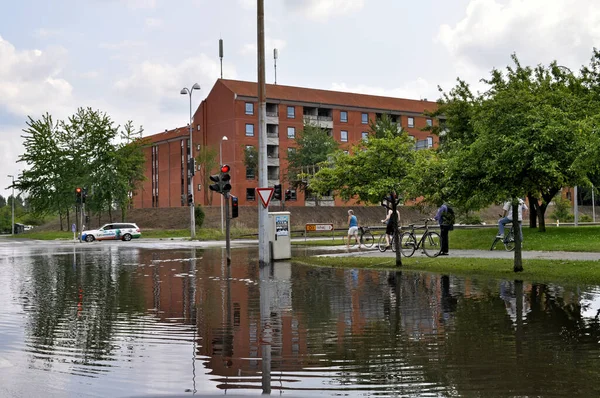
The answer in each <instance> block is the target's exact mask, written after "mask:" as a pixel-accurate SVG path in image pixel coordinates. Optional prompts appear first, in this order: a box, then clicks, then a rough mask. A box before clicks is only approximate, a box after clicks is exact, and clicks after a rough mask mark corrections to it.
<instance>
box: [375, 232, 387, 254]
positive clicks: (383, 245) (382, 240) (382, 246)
mask: <svg viewBox="0 0 600 398" xmlns="http://www.w3.org/2000/svg"><path fill="white" fill-rule="evenodd" d="M377 248H378V249H379V251H380V252H382V253H383V252H385V251H386V250H387V242H386V241H385V234H383V235H381V236H380V237H379V242H377Z"/></svg>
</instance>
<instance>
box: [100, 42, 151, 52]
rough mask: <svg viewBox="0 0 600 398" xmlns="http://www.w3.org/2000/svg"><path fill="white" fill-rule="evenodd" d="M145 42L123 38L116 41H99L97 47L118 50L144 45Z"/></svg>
mask: <svg viewBox="0 0 600 398" xmlns="http://www.w3.org/2000/svg"><path fill="white" fill-rule="evenodd" d="M145 46H146V42H144V41H139V40H123V41H120V42H118V43H100V45H99V47H100V48H104V49H106V50H112V51H119V50H130V49H133V48H140V47H145Z"/></svg>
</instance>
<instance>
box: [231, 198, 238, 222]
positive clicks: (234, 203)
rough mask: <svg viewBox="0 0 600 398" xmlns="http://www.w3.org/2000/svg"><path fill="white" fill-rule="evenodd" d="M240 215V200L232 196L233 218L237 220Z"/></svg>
mask: <svg viewBox="0 0 600 398" xmlns="http://www.w3.org/2000/svg"><path fill="white" fill-rule="evenodd" d="M238 214H239V208H238V198H237V196H233V195H231V218H237V216H238Z"/></svg>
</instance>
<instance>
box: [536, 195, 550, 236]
mask: <svg viewBox="0 0 600 398" xmlns="http://www.w3.org/2000/svg"><path fill="white" fill-rule="evenodd" d="M547 208H548V204H547V203H545V202H543V201H542V203H541V204H540V206H539V208H538V212H537V216H538V221H539V228H538V232H546V218H545V217H546V216H545V215H546V209H547Z"/></svg>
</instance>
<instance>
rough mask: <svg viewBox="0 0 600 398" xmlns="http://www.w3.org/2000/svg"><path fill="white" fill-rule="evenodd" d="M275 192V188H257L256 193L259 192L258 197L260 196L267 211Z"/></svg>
mask: <svg viewBox="0 0 600 398" xmlns="http://www.w3.org/2000/svg"><path fill="white" fill-rule="evenodd" d="M273 191H274V189H273V188H256V192H258V196H260V200H261V201H262V204H263V207H264V208H265V209H266V208H267V207H269V202H270V201H271V197H272V196H273Z"/></svg>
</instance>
